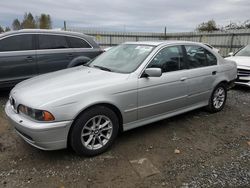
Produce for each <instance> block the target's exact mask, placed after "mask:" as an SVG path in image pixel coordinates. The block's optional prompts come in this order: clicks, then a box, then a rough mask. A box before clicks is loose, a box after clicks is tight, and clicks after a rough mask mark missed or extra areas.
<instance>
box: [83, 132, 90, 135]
mask: <svg viewBox="0 0 250 188" xmlns="http://www.w3.org/2000/svg"><path fill="white" fill-rule="evenodd" d="M88 135H91V132H87V133H83V134H82V136H88Z"/></svg>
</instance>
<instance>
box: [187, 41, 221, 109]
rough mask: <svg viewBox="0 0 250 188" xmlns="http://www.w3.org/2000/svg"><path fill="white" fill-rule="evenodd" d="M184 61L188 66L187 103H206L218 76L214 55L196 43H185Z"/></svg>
mask: <svg viewBox="0 0 250 188" xmlns="http://www.w3.org/2000/svg"><path fill="white" fill-rule="evenodd" d="M185 50H186V62H187V64H188V67H189V75H188V78H189V79H188V103H189V105H191V106H192V105H195V104H202V103H207V102H208V99H209V97H210V95H211V92H212V90H213V83H214V81H215V79H216V77H217V76H218V66H217V59H216V57H215V56H214V55H213V54H212V53H211V52H209V51H208V50H207V49H205V48H203V47H201V46H198V45H185Z"/></svg>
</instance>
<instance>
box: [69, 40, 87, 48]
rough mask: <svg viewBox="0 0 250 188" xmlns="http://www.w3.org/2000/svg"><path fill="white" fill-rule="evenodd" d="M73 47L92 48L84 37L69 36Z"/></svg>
mask: <svg viewBox="0 0 250 188" xmlns="http://www.w3.org/2000/svg"><path fill="white" fill-rule="evenodd" d="M67 38H68V39H69V42H70V47H71V48H91V46H90V45H89V44H88V43H87V42H86V41H85V40H83V39H80V38H75V37H67Z"/></svg>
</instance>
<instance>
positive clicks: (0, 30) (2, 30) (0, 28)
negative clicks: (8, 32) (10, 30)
mask: <svg viewBox="0 0 250 188" xmlns="http://www.w3.org/2000/svg"><path fill="white" fill-rule="evenodd" d="M3 32H4V29H3V28H2V26H1V25H0V33H3Z"/></svg>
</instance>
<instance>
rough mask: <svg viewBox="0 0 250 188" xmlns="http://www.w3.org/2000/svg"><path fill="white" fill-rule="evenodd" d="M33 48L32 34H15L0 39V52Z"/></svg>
mask: <svg viewBox="0 0 250 188" xmlns="http://www.w3.org/2000/svg"><path fill="white" fill-rule="evenodd" d="M26 50H33V45H32V35H29V34H25V35H15V36H10V37H7V38H4V39H2V40H0V52H7V51H26Z"/></svg>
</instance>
